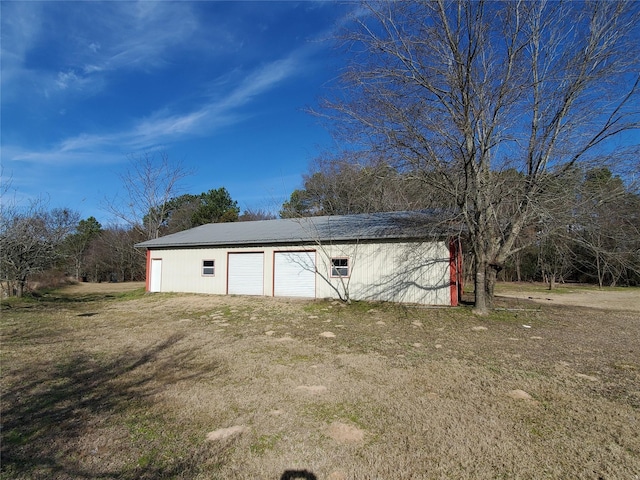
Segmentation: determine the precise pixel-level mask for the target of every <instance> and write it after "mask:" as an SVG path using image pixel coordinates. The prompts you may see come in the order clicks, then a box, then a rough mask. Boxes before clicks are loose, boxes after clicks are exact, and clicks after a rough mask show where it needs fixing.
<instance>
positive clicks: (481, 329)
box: [471, 327, 488, 332]
mask: <svg viewBox="0 0 640 480" xmlns="http://www.w3.org/2000/svg"><path fill="white" fill-rule="evenodd" d="M471 330H473V331H474V332H482V331H483V330H488V329H487V327H472V328H471Z"/></svg>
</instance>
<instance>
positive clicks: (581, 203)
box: [280, 154, 640, 288]
mask: <svg viewBox="0 0 640 480" xmlns="http://www.w3.org/2000/svg"><path fill="white" fill-rule="evenodd" d="M354 160H355V158H354V156H353V155H352V154H349V155H347V156H346V157H344V158H334V159H328V158H327V157H325V158H324V159H323V160H321V161H318V162H316V163H315V164H314V165H313V166H312V168H311V172H310V173H307V174H305V175H304V178H303V187H302V188H300V189H297V190H294V191H293V193H292V194H291V196H290V198H289V200H287V201H286V202H284V204H283V205H282V209H281V210H280V216H281V217H282V218H300V217H308V216H315V215H347V214H355V213H373V212H384V211H405V210H408V211H414V210H432V211H436V212H442V215H443V221H447V222H448V221H449V220H450V219H449V215H450V213H449V212H455V208H456V205H455V202H454V199H453V198H451V197H446V196H445V197H443V196H442V195H441V193H440V192H439V190H438V188H437V187H436V186H435V181H434V180H432V179H430V178H429V175H428V174H427V173H426V172H423V174H422V175H423V176H422V177H421V178H419V177H417V176H416V175H415V174H414V173H413V172H407V171H399V170H398V169H395V168H393V167H392V166H390V165H389V164H388V163H385V162H381V161H380V160H379V159H376V160H375V161H372V162H367V161H366V159H365V158H363V157H362V156H360V157H358V159H357V161H354ZM494 182H496V183H500V184H502V186H503V188H504V191H505V192H508V197H507V198H505V199H501V202H502V205H501V208H499V209H496V215H498V216H499V217H501V218H498V219H497V221H498V222H499V223H504V224H506V223H507V222H508V221H509V218H510V215H511V214H512V209H514V208H517V199H518V197H519V196H520V195H522V192H524V191H525V188H526V185H525V182H526V177H525V175H523V174H521V173H519V172H518V171H516V170H505V171H502V172H496V174H495V176H494ZM633 187H634V186H633V185H632V184H630V183H628V182H627V183H625V182H624V181H623V179H622V178H621V177H620V176H618V175H614V174H613V173H612V172H611V170H610V169H609V168H607V167H592V168H589V169H587V170H585V169H579V168H574V169H573V170H572V171H571V174H567V175H565V176H563V177H556V176H551V175H550V176H549V178H548V179H547V181H546V187H545V189H544V190H543V191H542V192H541V193H540V198H539V199H538V201H539V202H541V203H548V204H549V205H548V206H547V209H546V210H545V211H546V212H553V214H552V215H551V214H548V215H543V216H540V217H539V218H536V220H535V221H534V222H531V223H530V224H529V225H526V226H525V227H524V228H523V230H522V232H521V234H520V235H519V238H518V240H517V243H516V245H515V248H514V250H515V253H514V254H513V255H512V256H510V257H509V258H508V260H507V261H506V262H505V264H504V266H503V268H501V269H500V271H499V272H498V278H499V279H500V280H503V281H535V282H540V281H542V282H546V283H547V284H548V286H549V288H554V286H555V284H556V282H582V283H595V284H598V285H599V286H600V287H602V286H617V285H624V286H637V285H640V194H639V193H638V191H637V189H634V188H633ZM439 226H440V225H434V228H435V229H437V228H438V227H439ZM459 231H460V236H461V238H462V240H463V242H464V243H465V247H466V248H465V250H469V248H468V247H469V245H468V242H469V241H470V239H469V237H468V236H467V235H466V232H465V229H464V225H460V230H459ZM466 256H467V259H466V264H467V269H466V274H467V275H469V274H470V273H471V272H472V271H473V269H472V268H469V267H470V266H472V262H473V256H472V255H469V254H467V255H466Z"/></svg>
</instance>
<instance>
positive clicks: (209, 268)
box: [202, 260, 216, 277]
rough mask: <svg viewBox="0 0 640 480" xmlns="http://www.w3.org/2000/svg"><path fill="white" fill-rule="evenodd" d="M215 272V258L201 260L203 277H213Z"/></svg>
mask: <svg viewBox="0 0 640 480" xmlns="http://www.w3.org/2000/svg"><path fill="white" fill-rule="evenodd" d="M215 273H216V261H215V260H203V261H202V275H203V276H205V277H213V276H214V275H215Z"/></svg>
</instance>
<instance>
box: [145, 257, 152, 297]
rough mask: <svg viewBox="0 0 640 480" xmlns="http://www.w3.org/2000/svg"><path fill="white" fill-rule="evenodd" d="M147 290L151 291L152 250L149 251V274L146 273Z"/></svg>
mask: <svg viewBox="0 0 640 480" xmlns="http://www.w3.org/2000/svg"><path fill="white" fill-rule="evenodd" d="M146 277H147V278H146V284H145V289H146V290H147V292H148V291H150V289H151V250H149V249H147V273H146Z"/></svg>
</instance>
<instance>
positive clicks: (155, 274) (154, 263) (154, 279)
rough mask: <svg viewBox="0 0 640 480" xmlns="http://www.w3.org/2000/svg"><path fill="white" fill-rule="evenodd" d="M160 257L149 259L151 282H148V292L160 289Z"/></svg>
mask: <svg viewBox="0 0 640 480" xmlns="http://www.w3.org/2000/svg"><path fill="white" fill-rule="evenodd" d="M161 289H162V259H161V258H152V259H151V282H150V283H149V291H150V292H160V291H162V290H161Z"/></svg>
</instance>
